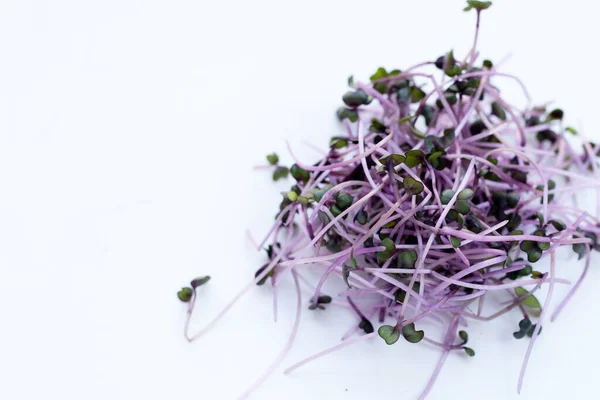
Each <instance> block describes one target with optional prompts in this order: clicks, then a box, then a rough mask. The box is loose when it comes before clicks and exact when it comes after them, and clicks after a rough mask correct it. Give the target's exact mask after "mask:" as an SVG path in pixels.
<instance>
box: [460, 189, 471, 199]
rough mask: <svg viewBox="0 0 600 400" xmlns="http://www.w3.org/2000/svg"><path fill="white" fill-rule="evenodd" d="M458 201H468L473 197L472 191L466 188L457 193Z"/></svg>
mask: <svg viewBox="0 0 600 400" xmlns="http://www.w3.org/2000/svg"><path fill="white" fill-rule="evenodd" d="M457 197H458V200H469V199H470V198H472V197H473V190H471V189H469V188H467V189H463V190H461V191H460V192H459V193H458V196H457Z"/></svg>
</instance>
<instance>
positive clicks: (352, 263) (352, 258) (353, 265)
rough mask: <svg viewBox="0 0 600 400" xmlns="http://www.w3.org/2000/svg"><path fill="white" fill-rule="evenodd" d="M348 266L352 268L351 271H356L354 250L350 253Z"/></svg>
mask: <svg viewBox="0 0 600 400" xmlns="http://www.w3.org/2000/svg"><path fill="white" fill-rule="evenodd" d="M350 265H351V266H352V269H356V267H357V265H356V258H354V249H352V250H351V251H350Z"/></svg>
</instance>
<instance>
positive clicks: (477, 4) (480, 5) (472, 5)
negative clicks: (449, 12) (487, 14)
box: [465, 0, 492, 12]
mask: <svg viewBox="0 0 600 400" xmlns="http://www.w3.org/2000/svg"><path fill="white" fill-rule="evenodd" d="M491 6H492V2H491V1H472V0H467V7H466V8H465V11H470V10H472V9H475V10H477V11H478V12H480V11H482V10H487V9H488V8H490V7H491Z"/></svg>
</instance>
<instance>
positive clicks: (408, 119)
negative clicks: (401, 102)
mask: <svg viewBox="0 0 600 400" xmlns="http://www.w3.org/2000/svg"><path fill="white" fill-rule="evenodd" d="M413 118H414V117H413V116H412V115H408V116H406V117H404V118H401V119H399V120H398V123H399V124H403V123H405V122H408V121H410V120H411V119H413Z"/></svg>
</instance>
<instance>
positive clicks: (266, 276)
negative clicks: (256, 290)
mask: <svg viewBox="0 0 600 400" xmlns="http://www.w3.org/2000/svg"><path fill="white" fill-rule="evenodd" d="M268 266H269V264H265V265H263V266H262V267H260V268H259V269H258V270H257V271H256V272H255V273H254V278H258V276H259V275H260V274H262V272H263V271H264V270H265V269H266V268H267V267H268ZM274 274H275V269H274V268H273V269H271V270H270V271H269V272H268V273H267V275H265V276H264V277H263V278H262V279H261V280H260V281H258V282H256V284H257V285H258V286H262V285H264V284H265V282H266V281H267V279H268V278H269V277H270V276H273V275H274Z"/></svg>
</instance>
